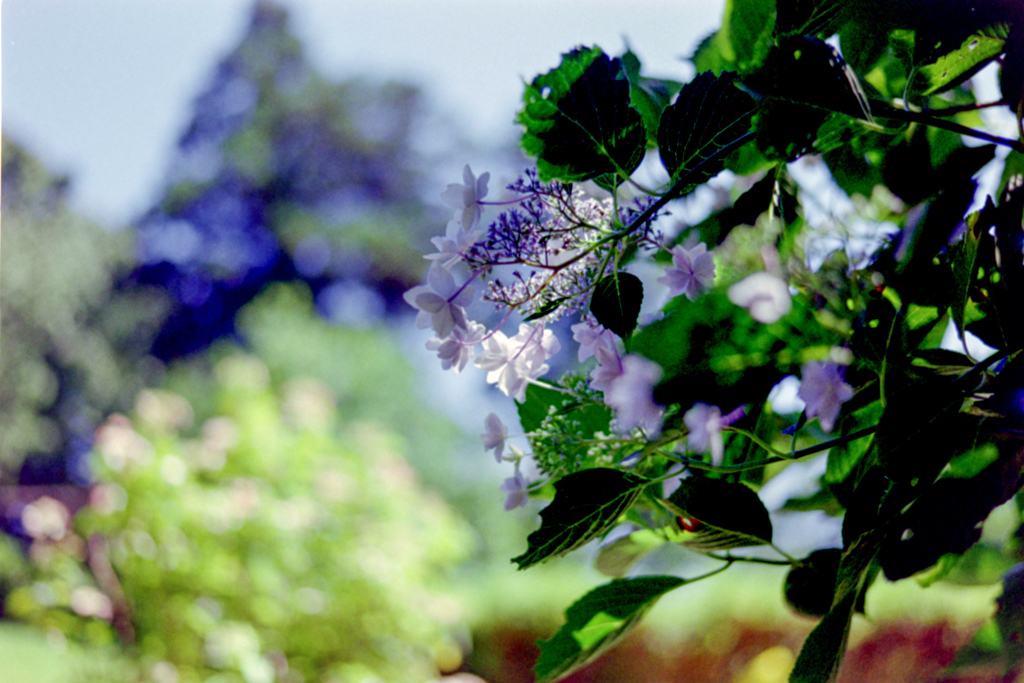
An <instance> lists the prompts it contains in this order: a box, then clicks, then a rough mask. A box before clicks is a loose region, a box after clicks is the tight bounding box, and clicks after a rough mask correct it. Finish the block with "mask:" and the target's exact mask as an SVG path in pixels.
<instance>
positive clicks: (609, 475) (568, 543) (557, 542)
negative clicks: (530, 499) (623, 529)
mask: <svg viewBox="0 0 1024 683" xmlns="http://www.w3.org/2000/svg"><path fill="white" fill-rule="evenodd" d="M648 483H650V481H649V480H648V479H645V478H644V477H640V476H637V475H635V474H630V473H628V472H623V471H621V470H615V469H609V468H595V469H589V470H583V471H582V472H575V473H573V474H569V475H567V476H565V477H562V478H561V479H559V480H558V481H557V482H555V499H554V500H553V501H552V502H551V504H550V505H548V506H547V507H546V508H544V510H542V511H541V513H540V518H541V525H540V528H539V529H537V530H536V531H534V532H533V533H532V534H530V535H529V537H528V538H527V539H526V541H527V544H528V547H527V550H526V552H524V553H523V554H522V555H519V556H518V557H514V558H512V561H513V562H515V563H516V564H518V565H519V568H520V569H526V568H527V567H532V566H533V565H535V564H538V563H540V562H544V561H546V560H549V559H551V558H552V557H557V556H559V555H565V554H566V553H568V552H570V551H572V550H575V549H576V548H579V547H580V546H582V545H584V544H585V543H587V542H588V541H590V540H591V539H593V538H595V537H597V536H599V535H600V534H602V533H603V532H605V531H607V530H608V529H610V528H611V527H612V526H614V525H615V523H616V522H617V521H618V519H619V517H620V516H621V515H622V514H623V513H624V512H625V511H626V510H628V509H629V507H630V506H631V505H632V504H633V501H635V500H636V498H637V496H639V495H640V491H641V490H642V489H643V487H644V486H645V485H647V484H648Z"/></svg>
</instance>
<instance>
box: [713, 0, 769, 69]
mask: <svg viewBox="0 0 1024 683" xmlns="http://www.w3.org/2000/svg"><path fill="white" fill-rule="evenodd" d="M719 30H720V31H723V32H724V33H725V35H727V36H728V44H729V46H730V48H731V50H730V51H731V53H732V61H733V63H734V64H735V66H736V69H737V70H738V71H740V72H743V73H745V72H747V71H751V70H753V69H756V68H757V67H758V66H759V65H760V64H761V62H762V61H764V58H765V55H767V54H768V49H769V48H770V47H771V44H772V34H773V33H774V31H775V0H726V3H725V16H724V17H723V18H722V28H721V29H719Z"/></svg>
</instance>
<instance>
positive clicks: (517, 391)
mask: <svg viewBox="0 0 1024 683" xmlns="http://www.w3.org/2000/svg"><path fill="white" fill-rule="evenodd" d="M483 346H484V348H483V351H482V352H481V353H480V355H479V356H477V359H476V360H475V361H474V364H475V365H476V366H477V367H478V368H480V369H481V370H486V371H487V381H488V382H490V383H491V384H496V385H497V386H498V389H500V390H501V391H502V392H503V393H504V394H505V395H506V396H511V397H512V398H514V399H515V400H517V401H519V402H520V403H522V402H523V401H524V400H525V399H526V385H527V384H529V383H530V382H531V381H532V380H535V379H537V378H538V377H540V376H542V375H543V374H544V373H546V372H547V371H548V370H549V369H550V368H549V366H548V364H547V360H548V358H550V357H551V356H553V355H554V354H556V353H558V351H559V349H561V344H560V343H559V341H558V337H556V336H555V335H554V333H552V332H551V331H550V330H546V329H544V324H543V323H540V324H538V325H537V326H535V327H531V326H530V325H528V324H527V323H523V324H521V325H520V326H519V333H518V334H516V336H515V337H512V338H511V339H509V338H508V337H506V336H505V335H504V334H503V333H502V332H500V331H498V332H494V333H493V334H492V335H491V336H490V337H489V338H487V339H485V340H484V342H483Z"/></svg>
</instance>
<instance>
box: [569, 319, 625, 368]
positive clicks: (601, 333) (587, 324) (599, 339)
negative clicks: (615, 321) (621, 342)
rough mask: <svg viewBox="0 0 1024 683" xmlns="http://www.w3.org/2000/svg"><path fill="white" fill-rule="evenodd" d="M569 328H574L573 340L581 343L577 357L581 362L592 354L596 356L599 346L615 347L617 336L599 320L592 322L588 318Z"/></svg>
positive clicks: (612, 348)
mask: <svg viewBox="0 0 1024 683" xmlns="http://www.w3.org/2000/svg"><path fill="white" fill-rule="evenodd" d="M569 329H570V330H572V338H573V341H575V342H576V343H578V344H579V345H580V350H579V352H578V353H577V359H578V360H579V362H581V363H582V362H583V361H585V360H586V359H588V358H590V357H591V356H596V355H597V348H598V347H599V346H602V347H605V348H607V349H611V350H614V349H615V337H613V336H612V332H611V330H607V329H605V328H604V326H602V325H599V324H598V323H597V322H592V321H590V320H589V319H588V320H584V321H583V322H581V323H576V324H575V325H573V326H572V327H570V328H569Z"/></svg>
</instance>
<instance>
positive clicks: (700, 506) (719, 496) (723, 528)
mask: <svg viewBox="0 0 1024 683" xmlns="http://www.w3.org/2000/svg"><path fill="white" fill-rule="evenodd" d="M666 502H667V503H668V505H669V508H670V509H672V511H673V512H675V513H676V514H677V515H681V516H684V517H688V518H690V519H694V520H697V521H699V522H700V526H699V528H698V529H697V530H696V531H693V532H691V533H688V534H686V535H685V538H684V540H683V541H682V544H683V545H685V546H687V547H689V548H693V549H694V550H700V551H705V552H706V551H711V550H725V549H728V548H741V547H744V546H750V545H764V544H765V543H771V542H772V522H771V519H769V517H768V510H767V509H765V507H764V503H762V502H761V499H760V498H758V497H757V494H756V493H754V491H753V490H752V489H751V488H750V487H748V486H746V485H745V484H738V483H733V482H728V481H725V480H723V479H709V478H708V477H702V476H694V477H688V478H686V479H683V480H682V481H681V482H680V483H679V488H678V489H676V490H675V491H674V492H673V493H672V495H671V496H669V498H668V500H667V501H666Z"/></svg>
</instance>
